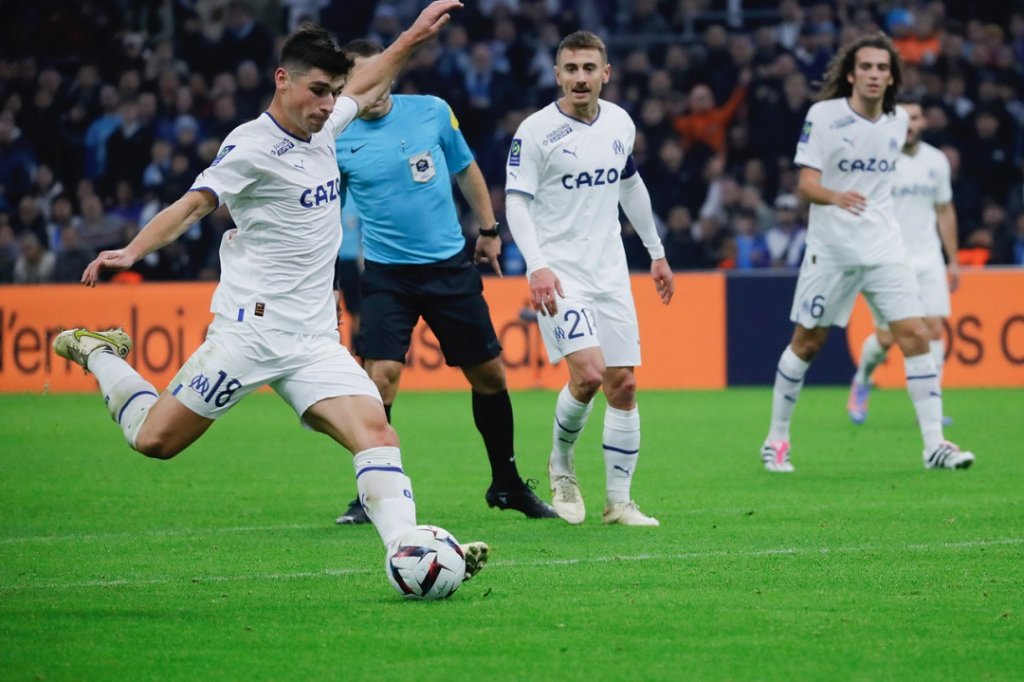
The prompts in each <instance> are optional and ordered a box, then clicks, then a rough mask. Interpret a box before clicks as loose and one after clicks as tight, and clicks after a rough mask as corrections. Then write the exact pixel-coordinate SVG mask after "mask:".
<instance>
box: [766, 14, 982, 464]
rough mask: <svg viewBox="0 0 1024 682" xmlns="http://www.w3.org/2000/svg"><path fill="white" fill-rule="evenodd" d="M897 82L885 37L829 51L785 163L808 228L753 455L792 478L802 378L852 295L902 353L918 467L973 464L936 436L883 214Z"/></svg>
mask: <svg viewBox="0 0 1024 682" xmlns="http://www.w3.org/2000/svg"><path fill="white" fill-rule="evenodd" d="M900 79H901V74H900V61H899V55H898V54H897V52H896V50H895V49H894V48H893V46H892V42H891V41H890V40H889V38H888V37H887V36H885V35H884V34H880V33H879V34H875V35H869V36H864V37H861V38H859V39H858V40H856V41H854V42H852V43H850V44H849V45H848V46H846V47H844V48H843V49H842V50H841V51H840V52H839V53H837V54H836V56H835V58H834V59H833V61H832V63H831V64H830V65H829V69H828V71H827V72H826V74H825V82H824V85H823V87H822V90H821V93H820V95H819V98H818V99H819V101H818V102H817V103H815V104H814V105H813V106H812V107H811V109H810V111H808V113H807V119H806V121H804V126H803V130H802V132H801V134H800V140H799V142H798V143H797V150H796V163H797V165H799V166H801V169H800V177H799V182H798V190H799V192H800V193H801V194H802V195H803V197H804V198H805V199H806V200H807V201H808V202H809V203H810V204H811V209H810V220H809V222H810V225H809V226H808V236H807V249H806V252H805V254H804V260H803V265H802V266H801V268H800V276H799V278H798V279H797V285H796V293H795V295H794V298H793V308H792V312H791V313H790V319H791V320H793V322H795V323H796V325H795V329H794V331H793V337H792V340H791V341H790V343H789V345H788V346H787V347H786V349H785V350H784V351H783V353H782V357H781V358H780V360H779V365H778V371H777V372H776V375H775V389H774V393H773V398H772V418H771V427H770V430H769V432H768V437H767V438H766V439H765V441H764V444H763V445H762V447H761V459H762V461H763V463H764V467H765V468H766V469H767V470H768V471H775V472H790V471H793V464H792V462H791V461H790V445H789V426H790V421H791V419H792V416H793V410H794V408H795V407H796V402H797V398H798V397H799V395H800V389H801V387H802V386H803V382H804V374H805V373H806V372H807V368H808V366H810V363H811V360H813V359H814V356H815V355H817V353H818V351H819V350H821V347H822V345H823V344H824V343H825V339H826V338H827V337H828V331H829V326H830V325H833V324H834V325H837V326H845V325H846V322H847V320H849V318H850V312H851V311H852V309H853V303H854V300H855V299H856V296H857V293H858V292H861V293H863V294H864V296H865V298H866V299H867V300H868V301H870V302H871V304H872V305H873V306H874V307H875V308H876V309H877V310H878V311H879V313H880V315H881V316H882V318H883V319H885V320H887V321H888V322H889V327H890V329H891V330H892V334H893V336H894V337H895V340H896V343H898V344H899V345H900V348H901V349H902V350H903V355H904V356H905V366H906V373H907V391H908V392H909V394H910V399H911V401H912V402H913V404H914V409H915V410H916V412H917V419H918V424H919V425H920V427H921V435H922V437H923V439H924V465H925V467H927V468H929V469H934V468H946V469H953V468H958V469H960V468H966V467H968V466H970V465H971V463H972V462H973V461H974V455H973V454H971V453H970V452H964V451H961V450H960V448H959V447H957V446H956V445H954V444H953V443H950V442H948V441H946V440H945V439H944V438H943V434H942V393H941V392H940V388H939V379H938V372H937V371H936V368H935V360H934V359H933V358H932V354H931V352H930V350H929V347H928V339H929V336H928V328H927V326H926V325H925V323H924V319H923V317H924V308H923V306H922V304H921V298H920V295H919V293H918V288H917V281H916V279H915V278H914V275H913V273H912V272H911V270H910V267H909V266H908V265H907V264H906V252H905V250H904V248H903V242H902V240H901V239H900V231H899V230H900V228H899V225H897V224H896V217H895V215H894V212H893V199H892V194H893V173H894V170H895V167H896V163H897V160H898V159H899V156H900V149H901V148H902V145H903V141H904V140H905V139H906V137H907V113H906V112H905V111H904V110H902V109H897V108H896V92H897V91H898V90H899V87H900Z"/></svg>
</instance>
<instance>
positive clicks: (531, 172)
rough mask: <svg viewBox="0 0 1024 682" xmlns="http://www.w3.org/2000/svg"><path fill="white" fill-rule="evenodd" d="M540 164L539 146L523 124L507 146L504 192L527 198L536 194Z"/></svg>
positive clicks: (541, 159) (541, 160)
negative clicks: (515, 193) (522, 195)
mask: <svg viewBox="0 0 1024 682" xmlns="http://www.w3.org/2000/svg"><path fill="white" fill-rule="evenodd" d="M542 163H543V158H542V156H541V151H540V145H538V144H537V141H536V138H534V136H533V134H532V133H531V132H530V130H529V129H528V128H527V127H526V125H525V123H524V124H523V125H520V126H519V130H517V131H516V136H515V137H514V138H512V144H511V145H509V150H508V159H507V160H506V162H505V192H518V193H519V194H525V195H526V196H529V197H533V196H534V195H535V194H537V186H538V183H539V181H540V169H541V164H542Z"/></svg>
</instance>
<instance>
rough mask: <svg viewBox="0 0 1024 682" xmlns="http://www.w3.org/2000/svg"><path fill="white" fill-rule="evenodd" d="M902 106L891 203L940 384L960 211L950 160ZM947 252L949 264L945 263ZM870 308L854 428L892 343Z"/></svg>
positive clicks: (913, 107)
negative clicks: (871, 325) (903, 124)
mask: <svg viewBox="0 0 1024 682" xmlns="http://www.w3.org/2000/svg"><path fill="white" fill-rule="evenodd" d="M900 108H902V109H905V110H906V112H907V116H908V117H909V123H908V126H907V140H906V142H904V143H903V153H902V154H901V155H900V159H899V162H898V163H897V164H896V173H895V175H894V178H893V195H892V197H893V204H894V208H895V211H896V222H898V223H899V225H900V229H901V230H902V235H903V246H904V248H906V250H907V257H908V258H909V263H910V268H911V270H913V272H914V275H915V276H916V277H917V284H918V286H919V287H920V289H921V300H922V302H923V303H924V314H925V319H924V321H925V324H926V325H928V337H929V341H928V346H929V348H930V349H931V353H932V358H933V359H934V360H935V370H936V372H937V373H938V375H939V382H940V383H941V382H942V365H943V363H944V361H945V348H944V347H943V343H942V321H943V319H944V318H946V317H949V312H950V305H949V295H950V293H951V292H954V291H956V288H957V286H958V285H959V283H960V266H959V264H958V263H957V260H956V252H957V225H956V209H955V208H954V207H953V190H952V188H951V187H950V168H949V160H948V159H947V158H946V155H945V154H943V153H942V152H941V151H939V150H938V149H936V148H935V147H933V146H932V145H930V144H928V143H927V142H924V141H922V140H921V132H922V131H923V130H924V128H925V125H926V123H927V121H926V120H925V117H924V112H923V111H922V108H921V103H920V102H919V101H917V100H910V99H906V100H905V99H902V98H901V99H900ZM936 226H938V231H936ZM943 249H945V251H946V259H947V260H948V262H949V265H946V263H945V262H944V261H943V258H942V251H943ZM870 307H871V314H872V317H873V318H874V320H875V332H874V333H873V334H871V335H870V336H868V337H867V338H866V339H864V345H863V346H862V347H861V352H860V362H859V363H858V365H857V373H856V374H855V375H854V377H853V382H852V384H851V385H850V398H849V400H848V402H847V412H848V413H849V415H850V419H851V420H852V421H853V423H854V424H863V423H864V421H865V420H866V419H867V417H868V396H869V395H870V391H871V375H872V373H874V371H875V368H876V367H877V366H878V365H879V363H881V362H882V361H883V360H885V356H886V354H887V353H888V352H889V348H891V347H892V344H893V342H894V338H893V334H892V332H891V331H890V330H889V325H888V324H886V322H885V320H884V319H882V318H881V317H880V315H879V313H878V311H877V310H876V309H875V308H874V307H873V306H870ZM943 422H944V423H946V424H948V422H949V420H948V418H945V417H944V418H943Z"/></svg>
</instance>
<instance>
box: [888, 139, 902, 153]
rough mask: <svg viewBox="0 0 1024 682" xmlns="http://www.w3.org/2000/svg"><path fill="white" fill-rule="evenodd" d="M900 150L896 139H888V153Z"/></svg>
mask: <svg viewBox="0 0 1024 682" xmlns="http://www.w3.org/2000/svg"><path fill="white" fill-rule="evenodd" d="M899 150H900V143H899V142H897V141H896V138H895V137H893V138H890V139H889V151H891V152H898V151H899Z"/></svg>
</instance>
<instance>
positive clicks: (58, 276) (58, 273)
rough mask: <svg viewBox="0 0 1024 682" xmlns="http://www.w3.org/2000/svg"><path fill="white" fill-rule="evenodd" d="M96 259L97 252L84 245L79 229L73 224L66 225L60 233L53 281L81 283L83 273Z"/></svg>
mask: <svg viewBox="0 0 1024 682" xmlns="http://www.w3.org/2000/svg"><path fill="white" fill-rule="evenodd" d="M95 257H96V252H95V251H93V250H92V249H90V248H89V247H87V246H86V245H85V244H83V243H82V237H81V233H80V232H79V229H78V227H77V226H75V225H73V224H68V225H65V226H64V227H63V228H61V231H60V246H59V247H58V249H57V254H56V261H55V263H54V267H53V281H54V282H81V281H82V273H83V272H85V268H86V267H87V266H88V265H89V263H90V262H91V261H92V259H93V258H95Z"/></svg>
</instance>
